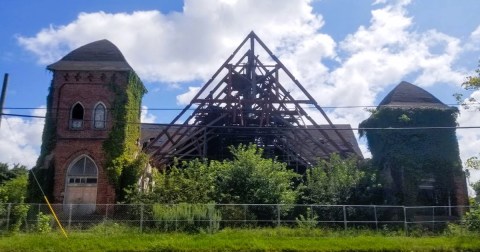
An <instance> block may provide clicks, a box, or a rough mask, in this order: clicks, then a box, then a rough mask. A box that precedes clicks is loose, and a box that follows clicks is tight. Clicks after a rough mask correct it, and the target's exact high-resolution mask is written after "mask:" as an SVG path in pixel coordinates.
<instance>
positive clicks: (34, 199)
mask: <svg viewBox="0 0 480 252" xmlns="http://www.w3.org/2000/svg"><path fill="white" fill-rule="evenodd" d="M52 82H53V81H52ZM54 91H55V89H54V87H53V83H52V85H50V89H49V92H48V96H47V113H46V115H45V126H44V128H43V133H42V146H41V148H40V156H39V157H38V159H37V163H36V165H35V167H33V168H32V170H31V171H30V173H29V175H28V189H27V202H31V203H41V202H44V198H43V195H42V191H41V190H40V188H39V185H38V184H37V182H36V181H35V179H34V177H33V173H34V174H35V176H36V178H37V180H38V182H39V183H40V186H41V187H42V190H43V192H44V193H45V194H46V196H47V197H48V198H49V199H50V200H52V199H53V196H52V195H53V177H54V171H55V167H54V165H53V162H50V164H49V166H48V167H43V166H44V164H45V158H46V157H47V156H48V155H50V154H51V153H52V151H53V149H54V148H55V145H56V138H55V134H56V131H57V125H56V123H55V119H54V117H53V114H52V112H53V111H52V105H53V93H54Z"/></svg>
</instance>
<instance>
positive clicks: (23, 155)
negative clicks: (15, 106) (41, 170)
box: [0, 107, 45, 168]
mask: <svg viewBox="0 0 480 252" xmlns="http://www.w3.org/2000/svg"><path fill="white" fill-rule="evenodd" d="M32 115H34V116H45V108H44V107H40V108H38V109H36V110H34V111H33V112H32ZM43 125H44V119H24V118H21V117H12V116H5V117H3V118H2V124H1V127H0V160H2V162H6V163H9V164H15V163H19V164H22V165H26V166H27V167H28V168H32V167H33V166H34V165H35V163H36V161H37V157H38V155H39V150H40V145H41V140H42V131H43ZM19 129H21V130H19Z"/></svg>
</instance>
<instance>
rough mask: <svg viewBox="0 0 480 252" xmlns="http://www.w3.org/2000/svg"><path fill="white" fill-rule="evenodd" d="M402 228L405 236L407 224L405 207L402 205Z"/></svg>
mask: <svg viewBox="0 0 480 252" xmlns="http://www.w3.org/2000/svg"><path fill="white" fill-rule="evenodd" d="M403 229H404V230H405V236H407V235H408V225H407V208H406V207H405V206H403Z"/></svg>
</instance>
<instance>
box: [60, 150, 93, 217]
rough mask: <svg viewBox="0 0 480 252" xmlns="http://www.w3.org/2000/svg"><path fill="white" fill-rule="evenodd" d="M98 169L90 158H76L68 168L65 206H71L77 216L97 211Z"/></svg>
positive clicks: (84, 156) (83, 156)
mask: <svg viewBox="0 0 480 252" xmlns="http://www.w3.org/2000/svg"><path fill="white" fill-rule="evenodd" d="M97 180H98V168H97V165H96V164H95V162H94V161H93V160H92V159H91V158H90V157H88V156H86V155H82V156H80V157H78V158H76V159H75V160H74V161H73V162H72V163H71V164H70V166H69V167H68V170H67V176H66V181H65V198H64V204H65V205H69V206H70V205H71V207H72V211H73V212H74V213H75V214H90V213H92V212H94V211H95V204H96V200H97Z"/></svg>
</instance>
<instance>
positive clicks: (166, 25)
mask: <svg viewBox="0 0 480 252" xmlns="http://www.w3.org/2000/svg"><path fill="white" fill-rule="evenodd" d="M410 2H411V1H410V0H376V1H375V2H373V5H372V8H373V10H372V11H371V20H370V23H369V24H368V25H367V26H360V27H359V28H358V29H357V30H356V31H355V32H354V33H352V34H349V35H348V36H346V38H345V39H344V40H343V41H335V40H334V39H333V38H332V37H331V36H330V35H328V34H324V33H322V30H321V29H322V26H323V24H324V22H325V21H324V20H323V18H322V16H321V15H320V14H319V13H316V12H315V11H314V10H313V8H312V5H311V1H310V0H299V1H290V0H283V1H280V0H264V1H256V0H242V1H235V0H218V1H217V2H212V1H210V0H186V1H185V5H184V9H183V12H181V13H171V14H163V13H161V12H158V11H137V12H133V13H116V14H112V13H105V12H96V13H81V14H79V16H78V17H77V19H76V20H74V21H73V22H71V23H69V24H67V25H63V26H50V27H48V28H46V29H43V30H41V31H40V32H39V33H37V34H36V35H35V36H33V37H19V38H18V41H19V43H20V44H21V45H22V46H23V47H24V48H25V49H27V50H28V51H30V52H32V53H33V54H35V55H37V56H38V59H39V62H40V63H42V64H46V63H53V62H54V61H55V60H58V59H59V58H60V57H61V56H63V55H64V54H65V53H66V52H68V51H69V50H72V49H74V48H76V47H78V46H81V45H83V44H86V43H88V42H91V41H95V40H98V39H103V38H107V39H109V40H111V41H112V42H113V43H115V44H116V45H117V46H118V47H119V48H120V49H121V51H122V52H123V53H124V55H125V56H126V58H127V60H128V61H129V63H130V64H131V65H132V66H133V68H134V69H135V70H136V71H137V73H138V74H139V75H140V77H141V78H142V79H144V80H146V81H161V82H168V83H172V82H173V83H178V85H180V84H181V83H182V82H187V81H188V82H190V81H192V80H206V79H208V78H209V77H211V75H212V74H213V73H214V72H215V71H216V70H217V68H218V67H220V66H221V64H222V63H223V61H224V60H225V59H226V58H227V57H228V56H229V55H230V53H231V52H232V51H233V50H234V49H235V47H236V46H237V45H238V44H239V42H240V41H242V39H243V38H244V37H245V36H246V35H247V34H248V33H249V32H250V31H251V30H254V31H255V32H256V34H257V35H259V37H260V38H261V39H262V40H263V41H264V42H265V44H266V45H267V46H268V47H269V48H270V49H272V50H273V51H274V53H275V54H276V55H277V56H278V57H279V58H280V60H281V61H282V62H283V63H284V64H285V65H286V66H287V68H289V69H290V70H291V72H292V73H293V74H294V75H295V76H296V78H297V79H298V80H300V82H301V83H302V84H303V86H304V87H305V88H306V89H307V90H308V91H309V92H310V93H311V94H312V96H314V98H315V99H316V100H317V101H318V103H319V104H321V105H330V106H332V105H333V106H335V105H337V106H342V105H374V104H375V101H376V99H378V98H379V97H378V95H379V93H384V92H385V91H388V90H389V89H390V88H392V85H394V84H397V83H399V82H400V81H402V80H407V81H411V82H413V83H414V84H417V85H420V86H423V87H431V86H433V85H435V84H437V83H448V84H453V85H458V84H459V83H461V81H462V79H463V76H465V73H464V72H463V71H462V70H458V69H456V68H455V67H454V65H455V63H456V61H457V60H458V57H459V55H460V54H462V52H465V50H468V48H469V47H472V46H473V45H475V43H477V42H478V41H480V26H479V27H478V28H477V29H476V30H475V31H473V32H472V34H471V36H470V38H469V41H462V40H460V39H459V38H455V37H453V36H450V35H447V34H444V33H441V32H438V31H435V30H428V31H422V32H421V31H418V30H417V29H416V28H415V19H414V17H411V16H409V14H408V12H407V8H408V5H409V4H410ZM252 6H255V7H254V8H252ZM477 44H478V43H477ZM325 59H328V60H332V61H335V62H336V64H337V65H335V66H334V65H330V66H329V65H326V64H324V63H323V62H324V60H325ZM287 85H288V84H287ZM290 85H291V84H290ZM287 88H288V87H287ZM198 90H199V87H189V89H188V92H186V93H185V94H182V95H179V96H177V102H178V103H179V104H188V103H189V102H190V100H191V98H192V97H193V96H194V95H195V93H196V92H197V91H198ZM314 116H315V118H319V117H320V116H319V115H318V113H317V114H314ZM329 116H330V117H331V119H332V120H333V121H334V122H336V123H342V122H348V123H350V124H352V126H353V127H356V126H357V125H358V123H359V122H361V121H362V120H364V119H365V118H367V117H368V113H366V112H365V111H363V110H362V109H337V110H333V111H331V112H330V113H329ZM143 118H144V119H143V120H154V119H152V118H153V117H148V116H145V115H144V116H143ZM149 118H150V119H149ZM459 120H462V123H467V122H474V121H472V120H476V119H475V117H474V116H470V117H468V116H467V114H465V115H462V116H461V117H460V119H459ZM2 127H3V126H2ZM462 132H463V131H462ZM465 132H466V131H465ZM468 134H474V133H468ZM470 137H471V139H472V141H471V142H475V141H477V140H478V138H477V136H476V135H472V136H470ZM465 139H467V136H466V137H465ZM477 142H478V141H477ZM463 144H464V142H461V145H463ZM474 148H477V149H478V147H477V146H476V145H475V146H473V145H472V146H470V145H468V141H467V142H466V143H465V145H464V147H462V149H461V150H462V157H463V156H465V153H468V152H469V151H471V150H474ZM362 149H363V150H366V148H364V147H363V148H362Z"/></svg>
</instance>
